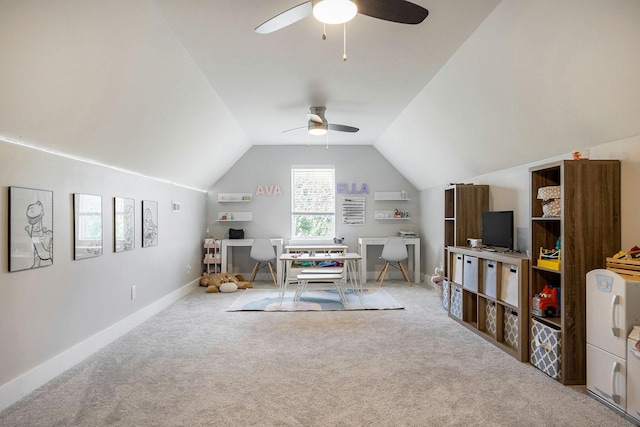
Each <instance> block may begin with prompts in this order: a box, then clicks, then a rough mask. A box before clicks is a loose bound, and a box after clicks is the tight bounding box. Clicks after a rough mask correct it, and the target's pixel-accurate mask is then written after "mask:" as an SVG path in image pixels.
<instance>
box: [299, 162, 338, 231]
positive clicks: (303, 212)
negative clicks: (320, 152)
mask: <svg viewBox="0 0 640 427" xmlns="http://www.w3.org/2000/svg"><path fill="white" fill-rule="evenodd" d="M291 188H292V194H291V214H292V234H293V236H295V237H333V235H334V230H335V209H336V195H335V169H334V167H333V166H299V167H292V168H291Z"/></svg>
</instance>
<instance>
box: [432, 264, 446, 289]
mask: <svg viewBox="0 0 640 427" xmlns="http://www.w3.org/2000/svg"><path fill="white" fill-rule="evenodd" d="M443 280H444V268H443V267H436V269H435V271H434V272H433V275H432V276H431V283H433V285H434V286H442V281H443Z"/></svg>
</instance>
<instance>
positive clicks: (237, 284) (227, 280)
mask: <svg viewBox="0 0 640 427" xmlns="http://www.w3.org/2000/svg"><path fill="white" fill-rule="evenodd" d="M239 279H244V277H243V276H242V275H240V274H238V275H237V276H232V275H231V274H229V273H213V274H209V275H204V276H202V277H201V278H200V286H206V287H207V289H206V291H205V292H207V293H214V292H235V291H236V290H238V289H247V288H253V285H252V284H251V283H249V282H245V281H244V280H239Z"/></svg>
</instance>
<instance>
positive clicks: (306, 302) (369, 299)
mask: <svg viewBox="0 0 640 427" xmlns="http://www.w3.org/2000/svg"><path fill="white" fill-rule="evenodd" d="M240 292H241V293H240V296H239V297H238V299H237V300H235V301H234V302H233V304H231V307H229V309H228V310H227V311H327V310H334V311H335V310H390V309H400V308H403V306H402V305H401V304H400V303H399V302H398V301H396V300H395V299H394V298H393V297H392V296H391V295H389V293H388V292H387V291H385V290H384V289H381V288H371V289H363V290H362V302H360V296H359V295H357V294H354V293H353V292H352V291H348V292H347V293H346V299H347V305H346V307H345V306H344V305H343V304H342V302H341V301H340V297H339V296H338V292H337V291H336V290H335V289H307V290H306V291H305V292H304V293H303V294H302V297H301V298H300V301H298V303H297V304H296V303H294V301H293V295H294V293H295V291H287V292H286V293H285V295H284V298H283V299H282V304H280V297H279V292H278V291H277V290H271V289H246V290H244V291H240Z"/></svg>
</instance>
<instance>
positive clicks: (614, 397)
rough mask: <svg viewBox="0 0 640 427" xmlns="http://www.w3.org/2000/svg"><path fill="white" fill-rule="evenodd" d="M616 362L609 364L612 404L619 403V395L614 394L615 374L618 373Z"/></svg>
mask: <svg viewBox="0 0 640 427" xmlns="http://www.w3.org/2000/svg"><path fill="white" fill-rule="evenodd" d="M619 365H620V364H619V363H618V362H613V364H611V399H612V400H613V402H614V403H618V404H619V403H620V395H619V394H617V393H616V372H618V366H619Z"/></svg>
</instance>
